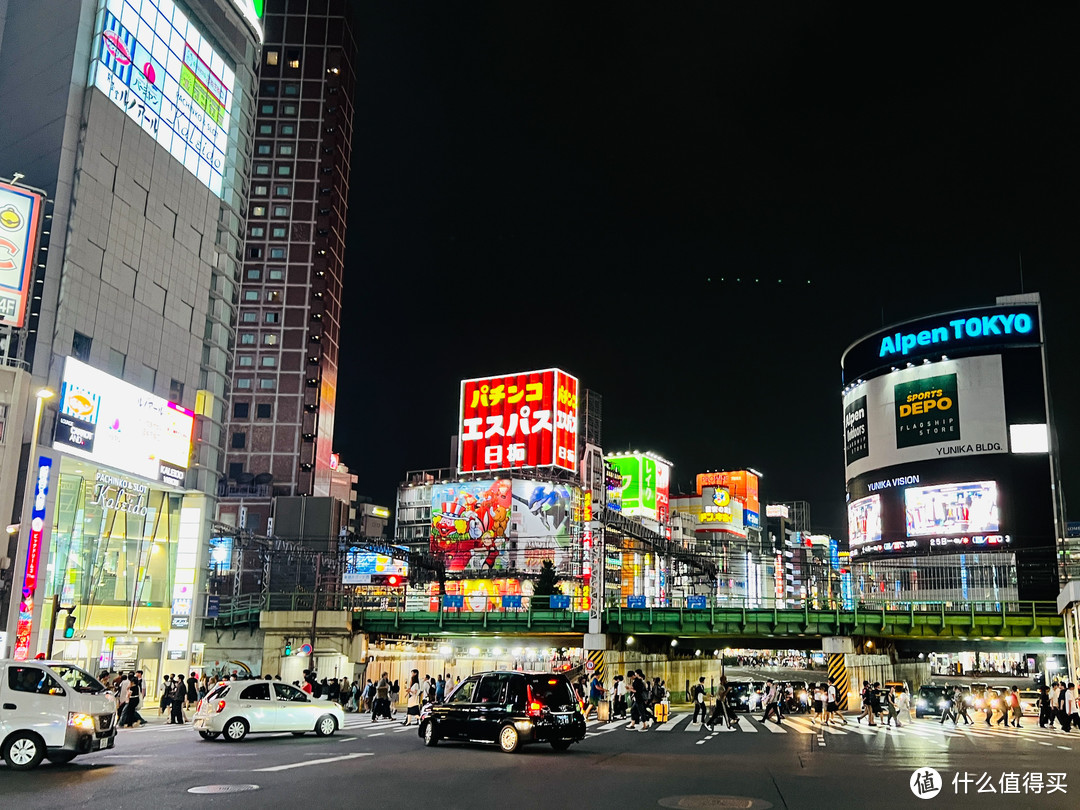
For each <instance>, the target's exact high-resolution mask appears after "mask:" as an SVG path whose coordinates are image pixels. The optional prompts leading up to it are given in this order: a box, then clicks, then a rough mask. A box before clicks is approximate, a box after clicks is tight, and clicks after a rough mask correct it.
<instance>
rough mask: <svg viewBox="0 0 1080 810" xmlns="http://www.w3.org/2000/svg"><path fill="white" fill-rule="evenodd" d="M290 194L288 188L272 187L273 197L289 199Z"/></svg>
mask: <svg viewBox="0 0 1080 810" xmlns="http://www.w3.org/2000/svg"><path fill="white" fill-rule="evenodd" d="M291 193H292V192H291V191H290V190H289V186H274V196H275V197H289V196H291Z"/></svg>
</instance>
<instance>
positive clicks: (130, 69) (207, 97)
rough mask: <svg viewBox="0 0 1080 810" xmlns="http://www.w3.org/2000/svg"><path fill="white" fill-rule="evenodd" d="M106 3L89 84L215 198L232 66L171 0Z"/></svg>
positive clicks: (219, 186)
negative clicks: (110, 101)
mask: <svg viewBox="0 0 1080 810" xmlns="http://www.w3.org/2000/svg"><path fill="white" fill-rule="evenodd" d="M234 2H238V3H239V0H234ZM248 4H249V3H248V0H244V3H243V5H244V6H247V5H248ZM104 6H105V13H104V15H103V17H102V18H101V19H102V20H103V27H102V29H101V30H100V31H99V32H98V35H97V39H96V41H95V45H94V61H93V63H92V66H91V75H92V81H93V83H94V85H95V86H96V87H97V88H98V89H99V90H101V92H102V93H104V94H105V95H106V96H108V97H109V99H111V100H112V102H113V103H114V104H116V106H118V107H120V109H122V110H123V111H124V112H125V113H127V115H128V117H129V118H131V119H132V120H133V121H135V122H136V123H137V124H138V125H139V126H140V127H141V128H142V130H143V131H144V132H146V133H148V134H149V135H151V136H152V137H153V138H154V140H155V141H157V142H158V143H159V144H160V145H161V146H163V147H164V148H165V150H166V151H167V152H168V153H169V154H170V155H172V156H173V157H174V158H176V159H177V160H178V161H179V162H180V163H181V164H182V165H183V166H184V168H185V169H187V170H188V171H189V172H191V173H192V174H193V175H195V176H196V177H197V178H198V179H199V181H200V182H202V183H203V184H204V185H205V186H207V187H208V188H209V189H210V190H211V191H212V192H213V193H214V194H216V195H217V196H219V197H220V196H221V193H222V177H223V175H224V174H225V164H226V155H227V154H228V139H229V128H230V125H231V112H232V107H233V86H234V75H233V71H232V68H231V67H229V65H228V64H227V63H226V61H225V59H224V57H222V56H221V54H219V53H218V52H217V51H216V50H214V48H213V47H212V46H211V44H210V40H209V39H207V38H206V37H205V36H204V35H203V32H202V31H200V30H199V28H198V27H197V26H196V25H195V23H194V22H192V21H190V20H188V18H187V15H186V14H184V12H183V11H181V10H180V8H178V7H177V6H176V5H174V4H173V3H172V2H171V0H141V2H140V0H105V3H104ZM251 10H252V11H254V7H252V9H251ZM245 16H247V15H245Z"/></svg>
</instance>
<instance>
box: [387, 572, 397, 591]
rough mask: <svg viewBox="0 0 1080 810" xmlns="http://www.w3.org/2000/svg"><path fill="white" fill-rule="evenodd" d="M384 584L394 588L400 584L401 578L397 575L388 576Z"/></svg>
mask: <svg viewBox="0 0 1080 810" xmlns="http://www.w3.org/2000/svg"><path fill="white" fill-rule="evenodd" d="M386 584H387V585H389V586H390V587H391V588H396V587H397V586H398V585H400V584H401V577H399V576H398V575H397V574H390V575H389V576H388V577H387V578H386Z"/></svg>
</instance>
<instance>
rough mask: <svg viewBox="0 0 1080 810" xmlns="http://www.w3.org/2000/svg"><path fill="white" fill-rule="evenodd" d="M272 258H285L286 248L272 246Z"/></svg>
mask: <svg viewBox="0 0 1080 810" xmlns="http://www.w3.org/2000/svg"><path fill="white" fill-rule="evenodd" d="M270 258H271V259H284V258H285V248H270Z"/></svg>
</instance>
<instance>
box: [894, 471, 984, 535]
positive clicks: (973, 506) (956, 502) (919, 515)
mask: <svg viewBox="0 0 1080 810" xmlns="http://www.w3.org/2000/svg"><path fill="white" fill-rule="evenodd" d="M904 505H905V513H906V518H907V535H908V537H929V536H931V535H939V534H986V533H987V532H996V531H998V530H999V529H1000V528H1001V526H1000V519H999V515H998V489H997V482H995V481H973V482H970V483H965V484H943V485H940V486H935V487H908V488H907V489H906V490H905V491H904Z"/></svg>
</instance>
